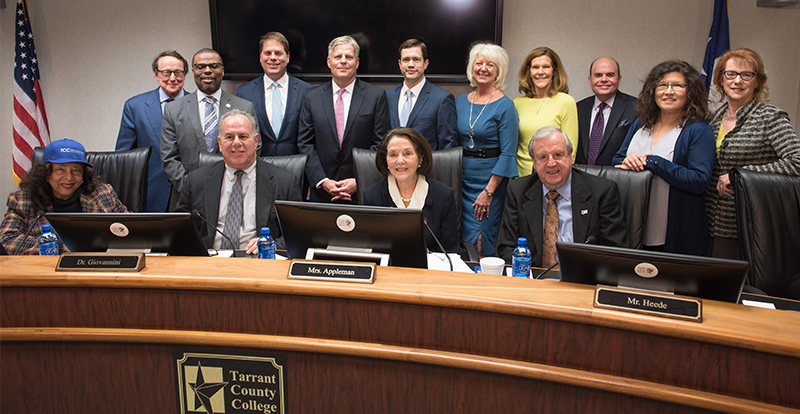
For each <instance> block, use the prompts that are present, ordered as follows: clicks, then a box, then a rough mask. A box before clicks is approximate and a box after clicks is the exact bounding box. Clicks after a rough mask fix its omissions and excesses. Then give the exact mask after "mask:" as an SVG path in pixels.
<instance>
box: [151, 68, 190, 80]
mask: <svg viewBox="0 0 800 414" xmlns="http://www.w3.org/2000/svg"><path fill="white" fill-rule="evenodd" d="M156 72H158V73H160V74H161V76H163V77H165V78H169V77H170V76H172V75H175V77H176V78H178V79H180V78H182V77H183V75H186V71H184V70H158V71H156Z"/></svg>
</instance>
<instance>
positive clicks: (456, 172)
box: [353, 147, 480, 261]
mask: <svg viewBox="0 0 800 414" xmlns="http://www.w3.org/2000/svg"><path fill="white" fill-rule="evenodd" d="M462 153H463V148H461V147H455V148H448V149H444V150H439V151H433V169H432V170H431V173H430V174H428V177H430V178H433V179H436V180H438V181H440V182H442V184H444V185H446V186H449V187H450V188H452V189H453V196H454V198H455V203H456V222H457V223H458V234H461V208H462V204H461V186H462V183H463V181H462V173H463V171H462V167H461V156H462ZM353 167H354V169H355V173H356V183H358V187H357V190H356V201H357V202H358V204H364V190H365V189H366V188H367V187H369V186H370V185H372V184H375V183H376V182H378V181H380V180H385V179H386V177H384V176H383V174H381V172H380V171H378V168H377V167H376V166H375V151H370V150H366V149H362V148H353ZM462 249H463V252H462V256H463V257H464V259H465V260H469V261H478V260H480V257H479V256H478V252H477V250H476V249H475V246H473V245H472V243H462Z"/></svg>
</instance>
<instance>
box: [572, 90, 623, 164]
mask: <svg viewBox="0 0 800 414" xmlns="http://www.w3.org/2000/svg"><path fill="white" fill-rule="evenodd" d="M593 105H594V95H592V96H590V97H588V98H586V99H583V100H581V101H580V102H578V150H577V152H576V154H575V164H588V158H589V134H590V133H591V132H592V122H593V121H594V118H592V106H593ZM635 105H636V98H635V97H633V96H630V95H628V94H625V93H622V92H619V91H617V96H616V97H615V98H614V107H613V108H611V114H610V115H609V117H608V123H606V129H605V131H603V140H602V141H600V152H599V153H598V154H597V162H596V165H614V164H613V163H612V161H611V159H612V158H614V154H616V153H617V150H619V147H620V145H622V142H623V141H625V136H626V135H627V134H628V129H630V127H631V125H633V121H635V120H636V118H638V117H639V113H638V112H636V109H635V108H634V106H635Z"/></svg>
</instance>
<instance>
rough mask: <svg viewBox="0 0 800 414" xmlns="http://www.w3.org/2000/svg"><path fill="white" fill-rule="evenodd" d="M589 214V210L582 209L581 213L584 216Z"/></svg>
mask: <svg viewBox="0 0 800 414" xmlns="http://www.w3.org/2000/svg"><path fill="white" fill-rule="evenodd" d="M587 214H589V210H581V215H582V216H585V215H587Z"/></svg>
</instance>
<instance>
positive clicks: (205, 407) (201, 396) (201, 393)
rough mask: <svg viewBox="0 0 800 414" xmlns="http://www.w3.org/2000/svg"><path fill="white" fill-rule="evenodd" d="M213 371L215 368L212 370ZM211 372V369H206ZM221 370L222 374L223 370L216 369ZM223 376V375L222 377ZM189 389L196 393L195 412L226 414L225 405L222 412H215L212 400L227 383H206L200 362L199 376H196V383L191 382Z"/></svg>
mask: <svg viewBox="0 0 800 414" xmlns="http://www.w3.org/2000/svg"><path fill="white" fill-rule="evenodd" d="M187 368H189V367H187ZM211 369H213V368H211ZM206 370H209V368H206ZM216 370H219V371H220V373H221V372H222V369H221V368H216ZM220 376H221V375H220ZM188 384H189V388H190V389H191V390H192V391H193V392H194V408H195V409H194V410H193V411H201V409H202V411H205V412H206V414H214V413H215V412H217V413H220V412H221V413H224V412H225V408H224V405H223V408H222V411H214V408H213V406H212V403H211V400H212V398H213V397H214V396H215V395H216V394H217V393H218V392H220V391H222V389H223V388H225V386H226V385H228V383H227V382H206V381H205V379H204V377H203V367H202V365H201V364H200V361H198V362H197V375H196V376H195V380H194V382H190V383H188Z"/></svg>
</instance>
